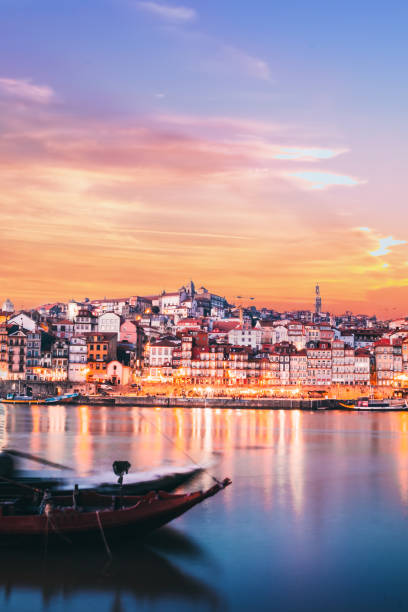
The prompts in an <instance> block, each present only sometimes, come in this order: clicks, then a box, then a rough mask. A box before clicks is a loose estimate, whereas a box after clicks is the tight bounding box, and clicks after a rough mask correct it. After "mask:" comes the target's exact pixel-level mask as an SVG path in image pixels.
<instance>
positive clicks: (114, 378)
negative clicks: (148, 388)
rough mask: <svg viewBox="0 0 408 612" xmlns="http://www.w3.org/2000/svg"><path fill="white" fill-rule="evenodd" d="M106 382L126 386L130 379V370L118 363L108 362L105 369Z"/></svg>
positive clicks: (115, 361)
mask: <svg viewBox="0 0 408 612" xmlns="http://www.w3.org/2000/svg"><path fill="white" fill-rule="evenodd" d="M106 375H107V380H108V381H109V382H110V383H111V384H112V385H128V384H129V382H130V379H131V369H130V367H129V366H126V365H124V364H123V363H120V361H117V360H114V361H110V362H109V363H108V365H107V368H106Z"/></svg>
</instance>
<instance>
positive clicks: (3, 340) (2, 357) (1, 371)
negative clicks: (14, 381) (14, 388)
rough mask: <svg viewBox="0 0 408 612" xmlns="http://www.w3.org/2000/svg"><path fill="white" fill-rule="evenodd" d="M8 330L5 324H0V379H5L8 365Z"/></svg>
mask: <svg viewBox="0 0 408 612" xmlns="http://www.w3.org/2000/svg"><path fill="white" fill-rule="evenodd" d="M8 362H9V360H8V331H7V325H6V324H4V323H3V324H0V379H3V380H4V379H7V378H8V372H9V365H8Z"/></svg>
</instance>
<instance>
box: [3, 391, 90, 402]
mask: <svg viewBox="0 0 408 612" xmlns="http://www.w3.org/2000/svg"><path fill="white" fill-rule="evenodd" d="M78 395H79V393H65V394H64V395H55V396H54V397H38V398H35V397H33V396H32V395H18V394H16V393H8V394H7V396H6V397H5V398H0V403H2V404H61V403H66V402H70V401H71V400H73V399H75V398H76V397H78Z"/></svg>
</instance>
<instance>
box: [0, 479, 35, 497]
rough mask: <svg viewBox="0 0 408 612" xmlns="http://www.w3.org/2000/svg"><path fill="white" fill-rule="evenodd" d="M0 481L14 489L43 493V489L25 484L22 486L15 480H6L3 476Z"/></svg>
mask: <svg viewBox="0 0 408 612" xmlns="http://www.w3.org/2000/svg"><path fill="white" fill-rule="evenodd" d="M0 480H3V481H4V482H8V483H9V484H13V485H15V486H16V487H20V488H21V489H28V490H29V491H34V493H44V490H43V489H37V488H36V487H32V486H30V485H27V484H22V483H21V482H18V481H17V480H13V479H11V478H6V477H5V476H0Z"/></svg>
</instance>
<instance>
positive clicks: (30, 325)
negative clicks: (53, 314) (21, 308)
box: [7, 312, 37, 332]
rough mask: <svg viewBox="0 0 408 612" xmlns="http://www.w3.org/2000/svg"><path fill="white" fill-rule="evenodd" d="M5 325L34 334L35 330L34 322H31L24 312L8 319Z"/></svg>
mask: <svg viewBox="0 0 408 612" xmlns="http://www.w3.org/2000/svg"><path fill="white" fill-rule="evenodd" d="M7 323H8V324H9V325H13V324H14V325H19V326H20V327H22V328H23V329H25V330H27V331H30V332H34V331H35V330H36V328H37V325H36V323H35V321H33V320H32V319H31V318H30V317H29V316H28V315H26V314H25V313H24V312H21V313H20V314H18V315H15V316H14V317H10V319H9V320H8V321H7Z"/></svg>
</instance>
